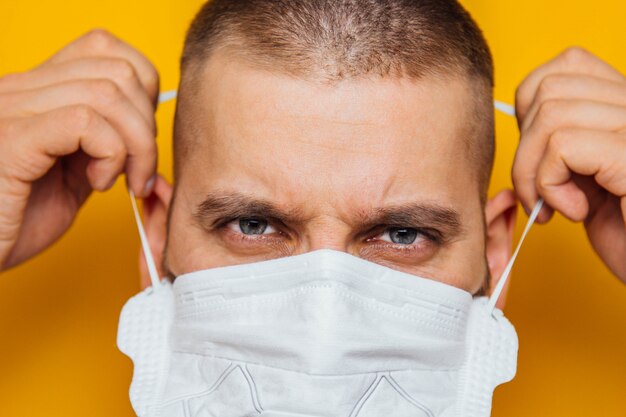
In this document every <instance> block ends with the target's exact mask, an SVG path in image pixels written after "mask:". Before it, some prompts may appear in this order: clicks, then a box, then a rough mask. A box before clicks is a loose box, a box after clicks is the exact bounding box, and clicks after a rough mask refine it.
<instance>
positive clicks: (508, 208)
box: [485, 190, 517, 309]
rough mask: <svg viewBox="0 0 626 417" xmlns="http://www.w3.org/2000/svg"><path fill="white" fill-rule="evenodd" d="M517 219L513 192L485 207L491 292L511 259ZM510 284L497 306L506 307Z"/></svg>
mask: <svg viewBox="0 0 626 417" xmlns="http://www.w3.org/2000/svg"><path fill="white" fill-rule="evenodd" d="M516 217H517V198H516V197H515V193H514V192H513V190H502V191H500V192H499V193H498V194H496V196H495V197H493V198H492V199H491V200H489V201H488V202H487V204H486V206H485V219H486V222H487V242H486V250H485V252H486V257H487V265H488V267H489V272H490V276H491V282H490V283H489V284H490V285H489V288H490V289H491V291H493V289H494V288H495V286H496V284H497V283H498V281H499V280H500V277H501V276H502V273H503V272H504V268H506V264H507V263H508V262H509V259H510V258H511V250H512V245H513V232H514V230H515V219H516ZM508 284H509V283H508V282H507V284H506V285H505V287H504V289H503V291H502V294H501V295H500V299H499V300H498V302H497V304H496V306H497V307H498V308H500V309H502V308H503V307H504V304H505V300H506V293H507V290H508Z"/></svg>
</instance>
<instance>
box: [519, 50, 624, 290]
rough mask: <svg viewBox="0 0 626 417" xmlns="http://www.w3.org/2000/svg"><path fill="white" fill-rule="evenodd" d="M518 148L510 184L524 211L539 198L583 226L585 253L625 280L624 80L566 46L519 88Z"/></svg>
mask: <svg viewBox="0 0 626 417" xmlns="http://www.w3.org/2000/svg"><path fill="white" fill-rule="evenodd" d="M515 104H516V113H517V118H518V124H519V127H520V134H521V138H520V144H519V148H518V150H517V154H516V156H515V162H514V164H513V171H512V176H513V184H514V186H515V189H516V192H517V194H518V196H519V198H520V200H521V202H522V205H523V206H524V208H525V209H526V210H527V211H528V210H529V209H532V207H533V205H534V204H535V202H536V201H537V199H538V198H539V197H540V196H541V197H543V198H544V200H545V203H546V205H547V206H548V207H545V206H544V208H543V209H542V211H541V212H540V214H539V217H538V222H540V223H545V222H547V221H548V220H549V219H550V218H551V216H552V214H553V212H554V210H556V211H558V212H560V213H561V214H563V216H565V217H566V218H568V219H570V220H572V221H575V222H584V224H585V229H586V230H587V235H588V236H589V240H590V241H591V244H592V245H593V248H594V249H595V250H596V252H597V253H598V254H599V255H600V257H601V258H602V260H603V261H604V262H605V263H606V265H607V266H608V267H609V269H611V271H613V273H615V274H616V275H617V276H618V277H619V278H620V279H621V280H622V281H624V282H626V78H625V77H624V76H623V75H622V74H621V73H620V72H619V71H617V70H616V69H615V68H613V67H611V66H610V65H608V64H607V63H606V62H604V61H602V60H601V59H599V58H598V57H596V56H594V55H592V54H591V53H589V52H587V51H585V50H584V49H581V48H570V49H568V50H566V51H565V52H563V53H562V54H561V55H559V56H557V57H556V58H555V59H553V60H552V61H550V62H548V63H546V64H545V65H542V66H541V67H539V68H538V69H536V70H535V71H533V72H532V73H531V74H530V75H529V76H528V77H527V78H526V79H525V80H524V81H523V82H522V83H521V85H520V86H519V88H518V90H517V94H516V103H515Z"/></svg>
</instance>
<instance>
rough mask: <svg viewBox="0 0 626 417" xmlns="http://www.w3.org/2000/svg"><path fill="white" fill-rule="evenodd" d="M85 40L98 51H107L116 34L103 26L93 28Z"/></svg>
mask: <svg viewBox="0 0 626 417" xmlns="http://www.w3.org/2000/svg"><path fill="white" fill-rule="evenodd" d="M85 40H86V42H87V44H88V45H89V47H90V48H92V49H94V50H97V51H107V50H109V49H110V48H111V46H112V45H113V44H114V42H115V36H113V35H112V34H111V33H110V32H109V31H107V30H106V29H102V28H97V29H93V30H91V31H89V32H87V34H86V35H85Z"/></svg>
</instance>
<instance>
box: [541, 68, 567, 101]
mask: <svg viewBox="0 0 626 417" xmlns="http://www.w3.org/2000/svg"><path fill="white" fill-rule="evenodd" d="M562 84H563V77H561V76H560V75H557V74H550V75H547V76H546V77H545V78H544V79H543V80H541V82H540V83H539V87H538V88H537V97H538V98H539V99H540V100H548V99H550V98H552V97H555V96H556V95H557V94H558V92H559V91H560V90H561V87H562Z"/></svg>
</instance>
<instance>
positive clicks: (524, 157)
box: [511, 100, 626, 222]
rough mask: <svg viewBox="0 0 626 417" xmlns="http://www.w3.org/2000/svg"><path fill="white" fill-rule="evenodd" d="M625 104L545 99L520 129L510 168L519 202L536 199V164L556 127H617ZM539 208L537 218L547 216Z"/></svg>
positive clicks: (624, 119) (620, 126)
mask: <svg viewBox="0 0 626 417" xmlns="http://www.w3.org/2000/svg"><path fill="white" fill-rule="evenodd" d="M625 122H626V108H624V107H620V106H614V105H610V104H605V103H598V102H589V101H577V100H548V101H546V102H544V103H543V104H542V106H541V108H540V109H539V111H538V112H537V115H536V116H535V118H534V121H533V123H532V124H531V125H530V126H528V128H527V129H526V130H524V131H523V132H522V136H521V140H520V144H519V147H518V149H517V152H516V154H515V159H514V161H513V168H512V172H511V175H512V180H513V185H514V186H515V191H516V193H517V194H518V196H519V198H520V201H521V202H522V205H523V206H524V208H525V209H526V211H528V210H529V209H530V208H531V207H533V206H534V204H535V202H536V201H537V198H538V197H537V189H536V177H537V168H538V166H539V163H540V161H541V159H542V157H543V154H544V152H545V150H546V146H547V145H548V141H549V138H550V137H551V136H552V134H553V133H554V132H555V131H556V130H557V129H564V128H581V129H591V130H594V129H598V130H607V131H615V132H617V131H619V130H622V129H624V127H625V126H624V123H625ZM549 214H550V212H549V210H548V209H545V210H542V212H541V214H540V215H539V217H538V221H539V222H545V221H547V220H548V218H549Z"/></svg>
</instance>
